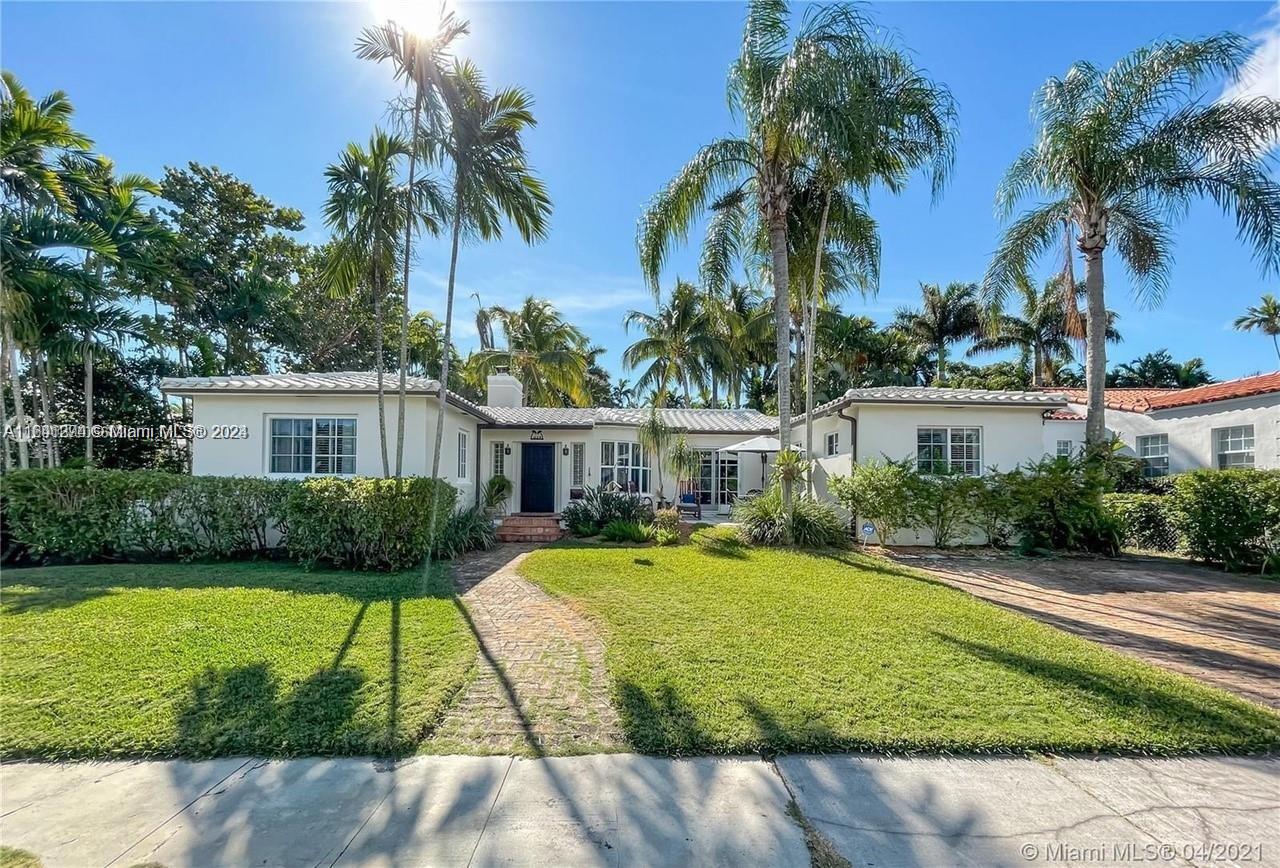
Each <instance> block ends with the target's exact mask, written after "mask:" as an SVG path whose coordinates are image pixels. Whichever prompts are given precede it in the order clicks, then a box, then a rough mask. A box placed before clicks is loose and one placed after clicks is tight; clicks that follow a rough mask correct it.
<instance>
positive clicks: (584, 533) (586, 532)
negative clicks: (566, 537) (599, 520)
mask: <svg viewBox="0 0 1280 868" xmlns="http://www.w3.org/2000/svg"><path fill="white" fill-rule="evenodd" d="M569 533H571V534H573V535H574V536H576V537H588V536H595V535H596V534H598V533H600V528H598V527H596V525H595V522H592V521H571V522H569Z"/></svg>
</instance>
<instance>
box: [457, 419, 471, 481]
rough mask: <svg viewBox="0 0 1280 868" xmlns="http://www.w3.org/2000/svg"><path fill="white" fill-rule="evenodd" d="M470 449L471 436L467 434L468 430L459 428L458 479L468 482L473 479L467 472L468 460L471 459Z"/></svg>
mask: <svg viewBox="0 0 1280 868" xmlns="http://www.w3.org/2000/svg"><path fill="white" fill-rule="evenodd" d="M470 447H471V443H470V436H469V435H468V434H467V431H466V429H464V428H459V429H458V479H459V480H467V479H470V478H471V476H470V474H469V473H468V472H467V459H468V458H469V455H468V454H467V453H468V452H470Z"/></svg>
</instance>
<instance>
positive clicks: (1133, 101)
mask: <svg viewBox="0 0 1280 868" xmlns="http://www.w3.org/2000/svg"><path fill="white" fill-rule="evenodd" d="M1249 54H1250V45H1249V42H1248V40H1246V39H1244V38H1243V37H1240V36H1237V35H1234V34H1221V35H1218V36H1211V37H1208V38H1205V39H1198V40H1192V41H1180V40H1171V41H1164V42H1158V43H1156V44H1154V45H1151V46H1146V47H1143V48H1139V49H1137V50H1136V51H1133V52H1131V53H1130V54H1128V55H1126V56H1125V57H1124V58H1122V59H1121V60H1120V61H1118V62H1117V63H1116V64H1115V65H1114V66H1112V67H1111V68H1110V69H1108V70H1102V69H1099V68H1098V67H1095V66H1093V65H1092V64H1089V63H1085V62H1080V63H1076V64H1075V65H1073V66H1072V67H1071V68H1070V69H1069V70H1068V71H1067V74H1066V75H1065V76H1064V77H1063V78H1050V79H1049V80H1048V81H1047V82H1046V83H1045V85H1044V87H1043V88H1041V90H1040V92H1039V94H1038V95H1037V97H1036V101H1035V116H1036V119H1037V123H1038V126H1039V129H1038V131H1037V133H1036V141H1035V144H1034V145H1032V146H1031V147H1029V148H1027V149H1026V150H1025V151H1023V152H1022V153H1021V154H1020V155H1019V156H1018V157H1017V159H1016V160H1014V162H1013V164H1012V165H1011V166H1010V167H1009V169H1008V171H1007V173H1006V175H1005V178H1004V180H1003V181H1002V182H1001V184H1000V187H999V190H998V191H997V194H996V201H997V206H998V208H999V209H1000V210H1001V211H1002V212H1004V213H1005V214H1006V215H1008V214H1010V213H1011V212H1012V211H1013V209H1014V208H1015V207H1016V206H1017V205H1018V203H1019V202H1020V201H1022V200H1023V199H1024V198H1026V197H1028V196H1030V195H1032V194H1038V195H1040V196H1042V197H1044V199H1046V200H1047V201H1043V202H1042V203H1040V204H1038V205H1037V206H1036V207H1034V208H1033V209H1032V210H1030V211H1028V212H1026V213H1025V214H1023V215H1022V216H1021V217H1019V218H1018V219H1017V220H1016V221H1014V222H1013V223H1012V224H1011V225H1010V226H1009V228H1008V229H1007V231H1006V232H1005V234H1004V237H1003V238H1002V240H1001V242H1000V245H999V248H998V249H997V251H996V254H995V256H994V257H993V259H992V262H991V265H990V267H989V268H988V270H987V275H986V279H985V281H984V293H985V295H986V297H987V299H988V301H990V302H994V303H996V304H998V303H999V301H1000V300H1001V299H1002V298H1003V297H1004V295H1005V294H1006V293H1007V292H1008V291H1010V290H1011V289H1012V288H1013V286H1014V281H1015V279H1016V278H1017V277H1018V276H1019V275H1021V274H1024V273H1026V271H1027V269H1028V267H1029V266H1030V265H1031V263H1032V262H1033V260H1035V259H1036V258H1037V257H1038V256H1039V255H1040V254H1041V253H1043V252H1044V251H1046V250H1048V249H1051V248H1057V249H1062V247H1061V246H1060V245H1062V243H1063V240H1064V235H1065V240H1066V247H1065V249H1066V254H1067V255H1066V257H1065V260H1066V261H1065V265H1066V269H1065V272H1066V275H1067V282H1068V285H1074V284H1075V280H1074V278H1073V277H1072V276H1071V268H1070V266H1071V261H1072V251H1071V245H1072V243H1073V242H1074V246H1075V248H1076V251H1077V252H1078V253H1079V254H1080V255H1081V256H1082V257H1083V258H1084V264H1085V287H1086V298H1087V310H1088V317H1089V320H1090V321H1091V322H1101V321H1103V318H1104V317H1105V316H1106V300H1105V295H1104V281H1103V255H1104V253H1105V251H1106V250H1107V248H1108V246H1109V243H1110V242H1111V240H1112V239H1114V240H1115V247H1116V249H1117V250H1118V252H1119V254H1120V257H1121V259H1122V260H1123V261H1124V262H1125V265H1126V266H1127V267H1128V269H1129V271H1130V272H1131V273H1132V274H1133V276H1134V278H1135V281H1134V286H1135V289H1136V292H1137V295H1138V297H1139V298H1140V299H1141V300H1143V301H1145V302H1147V303H1152V304H1154V303H1157V302H1159V301H1160V299H1161V298H1162V296H1163V295H1164V292H1165V289H1166V285H1167V276H1168V268H1169V264H1170V257H1171V251H1172V246H1171V242H1170V237H1169V233H1170V227H1171V224H1172V223H1173V221H1174V220H1175V219H1176V218H1178V217H1180V216H1182V214H1183V213H1185V211H1186V209H1187V206H1188V205H1189V204H1190V202H1191V201H1193V200H1194V199H1198V198H1202V197H1207V198H1209V199H1212V200H1213V202H1214V203H1215V204H1216V205H1218V206H1219V207H1220V208H1221V209H1222V210H1223V211H1225V212H1226V213H1228V214H1230V215H1232V216H1233V217H1234V218H1235V220H1236V227H1237V232H1238V235H1239V237H1240V238H1241V239H1242V240H1244V241H1245V242H1246V243H1248V244H1249V245H1250V246H1251V247H1252V248H1253V251H1254V253H1255V255H1256V257H1257V258H1258V259H1259V260H1260V262H1261V264H1262V266H1263V268H1264V270H1266V271H1271V270H1273V269H1275V268H1276V267H1277V265H1280V185H1278V184H1277V183H1276V182H1275V180H1274V179H1273V178H1272V177H1271V175H1270V173H1269V172H1268V170H1267V165H1266V164H1267V155H1268V151H1269V149H1270V148H1271V143H1273V142H1274V141H1276V139H1277V137H1278V136H1280V101H1277V100H1275V99H1272V98H1270V97H1265V96H1259V97H1254V98H1224V99H1218V100H1208V101H1206V100H1202V99H1200V98H1199V97H1200V95H1201V93H1202V91H1203V90H1204V89H1205V88H1206V87H1209V86H1215V85H1216V84H1217V83H1218V82H1219V81H1220V79H1221V78H1222V77H1223V76H1227V77H1236V76H1238V75H1239V74H1240V73H1241V72H1242V71H1243V70H1244V69H1245V67H1246V63H1247V61H1248V57H1249ZM1085 370H1086V374H1087V383H1088V421H1087V422H1086V426H1085V433H1086V439H1087V441H1088V442H1089V443H1090V444H1094V445H1096V444H1101V443H1102V442H1103V441H1104V440H1105V438H1106V434H1105V415H1104V402H1103V393H1104V389H1105V384H1104V378H1105V374H1106V343H1105V332H1104V331H1103V330H1101V329H1092V330H1090V334H1089V336H1088V340H1087V346H1086V353H1085Z"/></svg>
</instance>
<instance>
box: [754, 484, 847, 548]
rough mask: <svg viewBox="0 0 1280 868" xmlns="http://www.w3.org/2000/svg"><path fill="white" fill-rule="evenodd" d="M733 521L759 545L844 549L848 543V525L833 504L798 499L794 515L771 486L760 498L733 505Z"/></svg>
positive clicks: (793, 501) (774, 487)
mask: <svg viewBox="0 0 1280 868" xmlns="http://www.w3.org/2000/svg"><path fill="white" fill-rule="evenodd" d="M733 520H734V521H736V522H738V523H740V524H741V525H742V535H743V536H744V537H746V539H747V541H748V542H752V543H755V544H757V545H768V546H777V545H783V544H785V543H786V542H787V541H788V540H790V541H791V542H792V543H794V544H795V545H800V546H807V547H811V548H818V547H822V546H841V545H844V544H845V543H846V542H847V541H848V522H847V521H846V520H845V518H844V517H843V516H841V515H840V514H839V513H838V512H836V509H835V507H833V506H832V505H831V504H829V503H823V502H821V501H818V500H812V499H810V498H807V497H796V498H795V499H794V500H792V502H791V513H790V515H788V514H787V511H786V510H785V509H784V508H783V506H782V492H781V490H780V489H779V487H778V486H776V485H775V486H773V487H771V488H770V489H769V490H768V491H766V492H765V493H764V494H761V495H759V496H758V497H749V498H743V499H740V500H739V501H738V502H737V503H735V504H734V506H733Z"/></svg>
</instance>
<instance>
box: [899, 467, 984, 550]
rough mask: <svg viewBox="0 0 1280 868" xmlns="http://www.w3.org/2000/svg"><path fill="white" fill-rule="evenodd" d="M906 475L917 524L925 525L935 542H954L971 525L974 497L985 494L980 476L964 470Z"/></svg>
mask: <svg viewBox="0 0 1280 868" xmlns="http://www.w3.org/2000/svg"><path fill="white" fill-rule="evenodd" d="M907 479H908V485H907V492H908V496H909V497H910V507H909V509H910V515H911V518H912V520H913V521H914V522H915V526H916V527H923V528H925V529H926V530H928V531H929V532H930V533H931V534H932V535H933V544H934V545H935V546H937V547H938V548H947V547H948V546H951V545H953V544H954V543H955V542H956V540H957V539H958V538H959V537H960V535H961V531H962V530H967V529H969V528H970V527H972V525H973V520H974V517H975V515H974V512H975V510H974V500H975V499H976V498H977V497H979V496H980V495H982V494H985V489H984V488H983V486H982V483H981V481H980V480H979V479H978V477H976V476H967V475H964V474H961V473H940V474H933V473H931V474H923V473H912V474H910V475H909V476H908V477H907Z"/></svg>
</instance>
